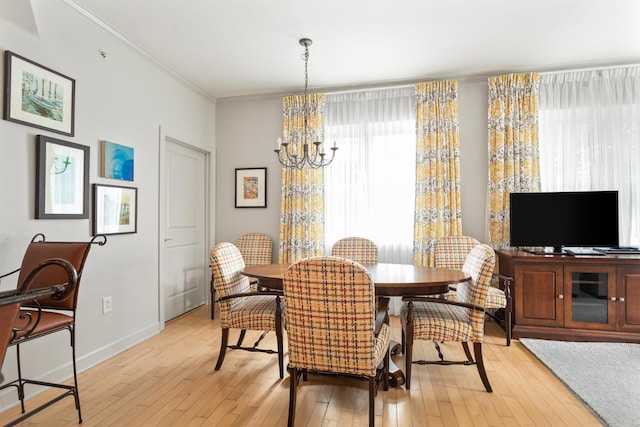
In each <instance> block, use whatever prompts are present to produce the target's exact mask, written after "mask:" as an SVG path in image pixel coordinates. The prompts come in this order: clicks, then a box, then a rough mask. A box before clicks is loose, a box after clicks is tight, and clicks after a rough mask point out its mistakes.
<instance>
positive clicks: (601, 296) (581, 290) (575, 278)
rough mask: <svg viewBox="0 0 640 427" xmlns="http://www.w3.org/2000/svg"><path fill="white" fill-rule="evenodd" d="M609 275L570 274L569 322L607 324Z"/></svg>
mask: <svg viewBox="0 0 640 427" xmlns="http://www.w3.org/2000/svg"><path fill="white" fill-rule="evenodd" d="M608 305H609V275H608V274H607V273H586V272H580V271H573V272H571V321H572V322H587V323H605V324H606V323H608V322H609V313H608Z"/></svg>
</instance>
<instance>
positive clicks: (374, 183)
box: [325, 87, 416, 264]
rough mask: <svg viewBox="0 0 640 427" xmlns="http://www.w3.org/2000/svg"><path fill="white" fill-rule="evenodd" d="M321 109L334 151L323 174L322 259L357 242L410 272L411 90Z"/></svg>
mask: <svg viewBox="0 0 640 427" xmlns="http://www.w3.org/2000/svg"><path fill="white" fill-rule="evenodd" d="M325 102H326V111H325V139H326V141H327V143H330V145H333V141H336V143H337V145H338V147H339V149H338V151H337V152H336V157H335V159H334V161H333V163H331V165H330V166H328V167H326V168H325V180H326V188H325V194H326V206H325V212H326V218H325V221H326V222H325V224H326V227H325V238H326V245H327V253H329V252H330V249H331V247H332V246H333V243H335V241H337V240H338V239H340V238H342V237H347V236H360V237H366V238H368V239H371V240H373V241H374V242H375V243H376V245H377V246H378V260H379V261H380V262H397V263H407V264H411V263H412V260H413V251H412V248H413V212H414V198H415V149H416V148H415V147H416V137H415V103H416V101H415V89H414V88H413V87H404V88H394V89H382V90H368V91H358V92H348V93H337V94H327V95H326V97H325Z"/></svg>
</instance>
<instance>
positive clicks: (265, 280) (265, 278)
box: [242, 263, 471, 387]
mask: <svg viewBox="0 0 640 427" xmlns="http://www.w3.org/2000/svg"><path fill="white" fill-rule="evenodd" d="M289 265H290V264H259V265H252V266H248V267H245V268H244V269H243V270H242V274H244V275H245V276H249V277H254V278H256V279H258V280H259V281H260V286H263V287H265V288H270V289H282V281H283V278H284V272H285V271H286V270H287V268H289ZM364 267H365V268H366V269H367V270H368V271H369V273H371V277H372V278H373V283H374V284H375V288H376V295H378V296H386V297H402V296H411V295H435V294H444V293H446V292H447V291H448V290H449V285H451V284H455V283H462V282H467V281H469V280H470V279H471V276H469V275H468V274H467V273H464V272H463V271H459V270H452V269H449V268H440V267H425V266H417V265H412V264H387V263H377V264H365V265H364ZM398 347H399V344H397V343H393V344H392V348H393V350H392V354H395V353H396V352H397V351H398ZM390 363H391V366H390V367H389V375H390V377H389V379H390V384H391V386H392V387H399V386H401V385H402V384H404V372H402V370H401V369H400V368H398V367H397V366H396V365H395V363H393V360H391V361H390Z"/></svg>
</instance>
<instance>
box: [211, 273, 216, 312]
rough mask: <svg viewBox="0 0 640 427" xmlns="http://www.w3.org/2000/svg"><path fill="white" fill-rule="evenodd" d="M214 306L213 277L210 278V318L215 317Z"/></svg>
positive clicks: (214, 290)
mask: <svg viewBox="0 0 640 427" xmlns="http://www.w3.org/2000/svg"><path fill="white" fill-rule="evenodd" d="M215 307H216V288H214V287H213V279H211V320H213V318H214V317H215V310H216V309H215Z"/></svg>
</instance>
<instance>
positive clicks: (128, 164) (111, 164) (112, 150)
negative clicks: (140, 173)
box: [100, 141, 133, 181]
mask: <svg viewBox="0 0 640 427" xmlns="http://www.w3.org/2000/svg"><path fill="white" fill-rule="evenodd" d="M100 148H101V151H102V162H101V163H100V175H101V176H103V177H105V178H112V179H121V180H123V181H133V148H132V147H127V146H126V145H120V144H116V143H115V142H109V141H101V147H100Z"/></svg>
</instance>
